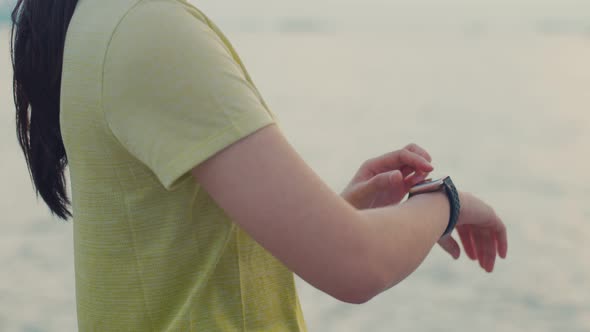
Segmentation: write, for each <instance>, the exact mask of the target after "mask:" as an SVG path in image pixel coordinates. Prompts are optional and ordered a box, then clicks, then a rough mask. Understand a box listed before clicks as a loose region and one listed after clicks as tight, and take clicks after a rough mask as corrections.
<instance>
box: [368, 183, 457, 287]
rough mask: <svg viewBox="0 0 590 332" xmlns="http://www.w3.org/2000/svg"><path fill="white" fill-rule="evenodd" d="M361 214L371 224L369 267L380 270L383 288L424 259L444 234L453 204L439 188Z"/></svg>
mask: <svg viewBox="0 0 590 332" xmlns="http://www.w3.org/2000/svg"><path fill="white" fill-rule="evenodd" d="M361 215H362V216H363V218H365V219H366V223H367V225H368V226H369V227H368V232H369V234H370V235H369V237H368V238H369V241H370V244H371V245H370V246H369V248H370V249H369V255H370V256H369V257H370V259H369V260H368V263H369V264H370V266H369V268H370V269H372V270H373V271H376V272H374V273H376V274H377V276H378V279H377V280H379V281H380V286H381V289H378V292H381V291H383V290H385V289H388V288H390V287H392V286H393V285H395V284H397V283H398V282H400V281H402V280H403V279H404V278H406V277H407V276H408V275H409V274H411V273H412V272H413V271H414V270H415V269H416V268H417V267H418V266H419V265H420V264H421V263H422V261H423V260H424V258H425V257H426V256H427V255H428V253H429V252H430V250H431V249H432V247H433V246H434V244H436V242H437V241H438V239H439V238H440V236H441V234H443V232H444V230H445V228H446V226H447V224H448V221H449V215H450V207H449V202H448V199H447V197H446V195H445V194H444V193H442V192H437V193H429V194H422V195H417V196H414V197H412V199H410V200H407V201H406V202H404V203H402V204H399V205H396V206H393V207H387V208H380V209H373V210H364V211H362V214H361ZM371 295H372V294H369V296H371ZM374 295H376V294H374Z"/></svg>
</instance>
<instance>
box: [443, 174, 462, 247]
mask: <svg viewBox="0 0 590 332" xmlns="http://www.w3.org/2000/svg"><path fill="white" fill-rule="evenodd" d="M443 187H444V188H445V193H446V194H447V197H448V198H449V204H450V206H451V217H450V218H449V224H448V225H447V228H446V229H445V232H444V233H443V236H445V235H448V234H451V233H452V232H453V229H455V226H456V225H457V221H458V220H459V212H460V211H461V202H460V201H459V192H458V191H457V188H455V184H453V181H452V180H451V177H450V176H447V177H446V178H445V179H444V181H443Z"/></svg>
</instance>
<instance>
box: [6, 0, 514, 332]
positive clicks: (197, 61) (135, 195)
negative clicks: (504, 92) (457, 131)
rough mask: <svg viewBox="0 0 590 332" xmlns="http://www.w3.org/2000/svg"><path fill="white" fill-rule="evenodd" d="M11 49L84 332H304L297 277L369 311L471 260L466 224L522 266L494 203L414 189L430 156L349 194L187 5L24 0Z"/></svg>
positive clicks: (491, 253)
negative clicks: (66, 229) (69, 247)
mask: <svg viewBox="0 0 590 332" xmlns="http://www.w3.org/2000/svg"><path fill="white" fill-rule="evenodd" d="M12 42H13V44H12V56H13V58H12V59H13V67H14V96H15V104H16V110H17V127H18V137H19V140H20V144H21V147H22V149H23V151H24V154H25V156H26V159H27V162H28V166H29V169H30V172H31V175H32V178H33V181H34V184H35V186H36V190H37V191H38V193H39V194H40V195H41V196H42V197H43V199H44V200H45V202H46V203H47V204H48V206H49V207H50V209H51V211H52V212H53V213H54V214H55V215H57V216H59V217H61V218H64V219H67V218H68V217H70V216H72V215H73V219H74V223H73V225H74V243H75V248H74V249H75V250H74V251H75V269H76V298H77V308H78V325H79V329H80V330H82V331H119V330H125V331H151V330H153V331H178V330H184V331H186V330H191V331H192V330H194V331H197V330H198V331H214V330H220V331H233V330H247V331H271V330H272V331H275V330H276V331H302V330H305V323H304V321H303V317H302V314H301V310H300V307H299V301H298V298H297V294H296V290H295V286H294V282H293V272H294V273H296V274H298V275H299V276H300V277H301V278H303V279H304V280H306V281H307V282H308V283H310V284H311V285H313V286H314V287H317V288H318V289H320V290H322V291H324V292H325V293H327V294H329V295H331V296H333V297H335V298H337V299H339V300H342V301H345V302H350V303H363V302H366V301H368V300H370V299H371V298H372V297H374V296H376V295H377V294H379V293H381V292H383V291H385V290H386V289H389V288H390V287H392V286H393V285H395V284H397V283H398V282H400V281H401V280H403V279H404V278H405V277H406V276H408V275H409V274H410V273H411V272H412V271H413V270H414V269H416V267H417V266H418V265H419V264H420V263H421V262H422V260H423V259H424V258H425V256H426V255H427V254H428V252H429V251H430V249H431V248H432V246H433V245H434V244H435V243H436V242H438V243H439V244H441V245H442V247H443V248H444V249H445V250H447V251H448V252H449V253H450V254H451V255H452V256H453V257H455V258H457V257H458V256H459V251H460V249H459V246H458V244H457V242H455V240H453V238H452V237H451V236H449V233H450V232H451V231H452V230H453V228H454V227H455V226H456V227H457V229H458V232H459V235H460V237H461V240H462V242H463V246H464V248H465V251H466V253H467V254H468V256H469V257H471V258H472V259H477V260H478V261H479V263H480V265H481V266H482V267H483V268H484V269H485V270H486V271H492V269H493V266H494V261H495V258H496V254H497V253H498V254H499V255H500V256H501V257H505V255H506V250H507V244H506V232H505V228H504V225H503V224H502V222H501V221H500V220H499V218H498V217H497V216H496V215H495V213H494V211H493V210H492V209H491V208H490V207H489V206H487V205H486V204H485V203H483V202H481V201H480V200H478V199H477V198H475V197H474V196H472V195H470V194H467V193H463V192H457V191H456V190H455V189H454V187H453V186H452V184H450V182H448V181H450V180H449V179H447V180H446V181H447V182H444V183H443V182H441V183H439V185H437V186H436V187H433V184H429V185H428V186H430V187H432V188H431V189H429V190H423V189H424V186H415V185H416V184H418V183H419V182H422V181H423V180H424V179H425V178H426V177H427V175H428V173H429V172H431V171H432V170H433V167H432V166H431V164H430V161H431V159H430V156H429V154H428V153H427V152H426V151H424V150H423V149H422V148H420V147H419V146H417V145H413V144H411V145H408V146H407V147H406V148H404V149H401V150H398V151H394V152H389V153H386V154H384V155H383V156H380V157H377V158H375V159H372V160H368V161H367V162H365V163H364V164H363V166H362V167H361V168H360V170H359V171H358V172H357V174H356V175H355V176H354V177H353V179H352V181H351V183H350V185H349V186H348V187H347V188H346V189H345V190H344V192H343V193H342V195H337V194H335V193H334V192H332V191H331V190H330V189H329V188H328V187H327V186H326V185H325V184H324V183H323V182H322V181H321V180H320V179H319V178H318V177H317V175H316V174H315V173H314V172H313V171H312V170H311V169H310V168H309V167H308V166H307V165H306V164H305V163H304V161H303V160H302V159H301V158H300V157H299V155H298V154H297V153H296V152H295V151H294V150H293V148H292V147H291V146H290V145H289V144H288V142H287V141H286V140H285V138H284V137H283V135H282V134H281V131H280V129H279V128H278V127H277V125H276V120H275V118H274V116H273V115H272V113H271V112H270V111H269V110H268V108H267V106H266V104H265V103H264V101H263V100H262V98H261V96H260V94H259V92H258V91H257V89H256V87H255V86H254V84H253V83H252V81H251V79H250V77H249V75H248V73H247V71H246V69H245V68H244V66H243V64H242V63H241V61H240V59H239V57H238V55H237V54H236V53H235V51H234V49H233V48H232V46H231V45H230V43H229V42H228V41H227V39H226V38H225V37H224V36H223V34H222V33H221V32H220V31H219V29H218V28H217V27H216V26H215V25H214V24H213V23H212V22H211V21H209V20H208V19H207V17H206V16H205V15H204V14H203V13H201V12H200V11H199V10H198V9H196V8H195V7H193V6H192V5H190V4H188V3H187V2H186V1H183V0H79V1H77V0H19V1H18V3H17V6H16V8H15V10H14V12H13V38H12ZM29 111H30V114H29ZM66 166H69V169H70V179H71V186H72V212H70V210H69V199H68V196H67V194H66V188H65V179H64V169H65V167H66ZM411 188H414V189H413V191H415V192H416V194H415V195H413V196H412V197H411V198H410V199H408V200H406V201H404V202H403V203H401V200H402V198H403V197H404V196H405V195H406V194H407V193H408V191H409V190H410V189H411ZM451 194H456V195H457V197H452V195H451ZM449 197H451V198H454V199H449ZM459 201H460V207H459ZM441 234H444V236H442V237H441Z"/></svg>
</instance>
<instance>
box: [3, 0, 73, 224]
mask: <svg viewBox="0 0 590 332" xmlns="http://www.w3.org/2000/svg"><path fill="white" fill-rule="evenodd" d="M77 2H78V0H18V1H17V3H16V6H15V8H14V10H13V11H12V30H11V35H10V54H11V59H12V68H13V71H14V76H13V83H14V87H13V95H14V105H15V107H16V134H17V137H18V141H19V144H20V147H21V149H22V150H23V153H24V155H25V159H26V161H27V166H28V167H29V172H30V174H31V179H32V180H33V184H34V186H35V190H36V192H37V195H41V197H42V198H43V200H44V201H45V203H47V205H48V206H49V208H50V209H51V212H52V213H53V214H55V215H56V216H58V217H59V218H61V219H67V218H68V217H71V216H72V214H71V212H70V211H69V209H68V207H69V205H70V200H69V198H68V196H67V191H66V181H65V176H64V169H65V167H66V166H67V164H68V159H67V156H66V151H65V148H64V144H63V141H62V137H61V129H60V125H59V108H60V91H61V70H62V63H63V51H64V41H65V37H66V31H67V29H68V25H69V23H70V20H71V19H72V15H73V14H74V9H75V8H76V4H77Z"/></svg>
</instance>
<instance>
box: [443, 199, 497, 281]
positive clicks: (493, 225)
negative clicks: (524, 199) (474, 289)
mask: <svg viewBox="0 0 590 332" xmlns="http://www.w3.org/2000/svg"><path fill="white" fill-rule="evenodd" d="M459 195H460V201H461V212H460V213H459V220H458V221H457V226H456V229H457V232H458V233H459V237H460V239H461V242H462V244H463V249H465V253H466V254H467V256H468V257H469V258H471V259H472V260H478V261H479V265H480V266H481V267H482V268H483V269H484V270H486V271H487V272H492V270H493V269H494V263H495V261H496V255H499V256H500V257H501V258H506V253H507V251H508V240H507V236H506V226H505V225H504V223H503V222H502V220H501V219H500V218H499V217H498V216H497V215H496V213H495V212H494V209H492V208H491V207H490V206H489V205H487V204H486V203H484V202H483V201H481V200H480V199H479V198H477V197H475V196H473V195H472V194H470V193H464V192H461V193H459ZM438 243H439V245H440V246H441V247H443V249H445V250H446V251H447V252H449V253H450V254H451V255H452V256H453V257H454V258H455V259H456V258H458V257H459V253H460V251H461V249H460V248H459V245H458V243H457V241H455V239H453V238H452V237H451V236H450V235H448V236H445V237H443V238H441V239H440V240H439V241H438Z"/></svg>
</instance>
